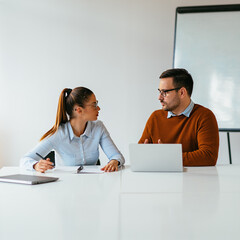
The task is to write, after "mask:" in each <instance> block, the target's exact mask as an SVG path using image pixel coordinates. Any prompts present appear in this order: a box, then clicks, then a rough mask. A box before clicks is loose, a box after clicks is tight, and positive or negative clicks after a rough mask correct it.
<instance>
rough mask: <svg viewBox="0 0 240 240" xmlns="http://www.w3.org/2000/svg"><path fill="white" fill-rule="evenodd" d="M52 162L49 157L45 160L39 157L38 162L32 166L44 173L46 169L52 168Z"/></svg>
mask: <svg viewBox="0 0 240 240" xmlns="http://www.w3.org/2000/svg"><path fill="white" fill-rule="evenodd" d="M53 167H54V166H53V163H52V162H50V158H47V159H46V160H44V159H41V160H40V161H39V162H38V163H36V164H34V165H33V168H34V169H35V170H36V171H38V172H41V173H44V172H45V171H47V170H48V169H53Z"/></svg>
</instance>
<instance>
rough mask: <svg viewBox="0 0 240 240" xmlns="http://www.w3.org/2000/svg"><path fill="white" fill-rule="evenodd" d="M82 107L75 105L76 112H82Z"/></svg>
mask: <svg viewBox="0 0 240 240" xmlns="http://www.w3.org/2000/svg"><path fill="white" fill-rule="evenodd" d="M82 110H83V109H82V107H80V106H75V107H74V111H75V112H76V113H82Z"/></svg>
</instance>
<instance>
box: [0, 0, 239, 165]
mask: <svg viewBox="0 0 240 240" xmlns="http://www.w3.org/2000/svg"><path fill="white" fill-rule="evenodd" d="M230 3H240V2H239V1H227V0H225V1H224V0H222V1H217V0H212V1H211V0H205V1H200V0H196V1H189V0H183V1H178V0H161V1H160V0H101V1H100V0H85V1H84V0H78V1H77V0H61V1H57V0H41V1H37V0H0V89H1V94H0V107H1V113H0V114H1V115H0V167H1V166H8V165H18V164H19V159H20V157H21V156H22V155H23V154H24V153H26V152H27V151H28V150H30V149H31V148H32V147H33V146H35V144H36V143H37V142H38V140H39V138H40V137H41V135H42V134H43V133H44V132H46V131H47V130H48V129H49V128H50V127H51V126H52V125H53V124H54V122H55V114H56V108H57V101H58V96H59V94H60V91H61V90H62V89H63V88H65V87H71V88H74V87H76V86H86V87H89V88H90V89H92V90H93V91H94V92H95V94H96V96H97V98H98V100H99V103H100V107H101V112H100V117H99V119H100V120H103V122H104V123H105V125H106V126H107V128H108V130H109V131H110V133H111V136H112V138H113V139H114V141H115V142H116V144H117V145H118V147H119V149H120V150H121V151H122V152H123V154H124V155H125V156H126V159H127V162H128V144H129V143H130V142H137V141H138V139H139V138H140V136H141V133H142V131H143V128H144V125H145V123H146V120H147V118H148V117H149V115H150V114H151V112H152V111H153V110H155V109H158V108H160V105H159V102H158V100H157V97H158V94H157V87H158V81H159V79H158V77H159V75H160V74H161V72H162V71H164V70H165V69H167V68H171V67H172V57H173V40H174V23H175V9H176V7H178V6H190V5H192V6H193V5H211V4H230ZM233 141H234V143H233V145H234V150H233V151H234V153H233V156H234V157H235V158H237V155H238V153H239V148H238V147H237V145H238V144H239V142H240V137H239V135H238V134H234V137H233ZM225 143H226V139H225V137H224V136H223V138H222V139H221V150H220V156H219V162H220V163H221V162H225V161H226V158H227V152H226V151H227V147H226V146H225ZM224 149H226V150H224ZM101 159H102V160H106V158H105V157H104V156H101Z"/></svg>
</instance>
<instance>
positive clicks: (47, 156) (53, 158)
mask: <svg viewBox="0 0 240 240" xmlns="http://www.w3.org/2000/svg"><path fill="white" fill-rule="evenodd" d="M45 158H50V161H51V162H53V164H54V166H55V151H51V152H50V153H48V155H46V156H45Z"/></svg>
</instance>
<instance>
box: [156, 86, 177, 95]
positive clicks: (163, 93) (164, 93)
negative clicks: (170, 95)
mask: <svg viewBox="0 0 240 240" xmlns="http://www.w3.org/2000/svg"><path fill="white" fill-rule="evenodd" d="M179 89H180V87H178V88H172V89H167V90H160V89H158V91H159V94H160V95H162V96H163V97H166V95H167V92H171V91H174V90H179Z"/></svg>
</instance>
